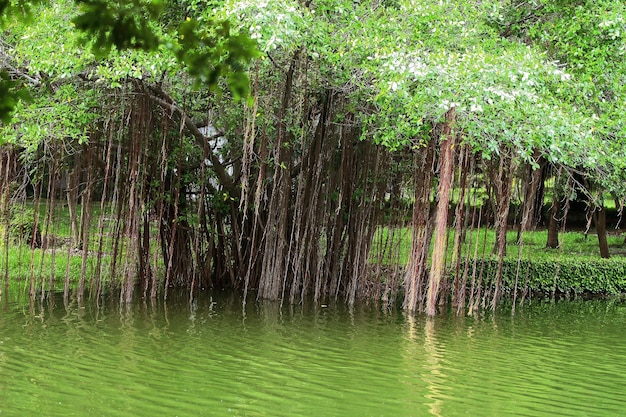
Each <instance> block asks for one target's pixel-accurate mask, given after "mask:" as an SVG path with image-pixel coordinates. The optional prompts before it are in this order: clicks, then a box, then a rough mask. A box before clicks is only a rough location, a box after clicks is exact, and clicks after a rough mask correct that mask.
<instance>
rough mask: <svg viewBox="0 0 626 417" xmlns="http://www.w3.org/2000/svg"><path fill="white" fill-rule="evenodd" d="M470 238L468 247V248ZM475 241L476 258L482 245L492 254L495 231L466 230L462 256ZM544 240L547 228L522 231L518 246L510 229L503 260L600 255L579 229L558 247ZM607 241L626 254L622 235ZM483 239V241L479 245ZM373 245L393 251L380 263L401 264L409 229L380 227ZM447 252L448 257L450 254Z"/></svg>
mask: <svg viewBox="0 0 626 417" xmlns="http://www.w3.org/2000/svg"><path fill="white" fill-rule="evenodd" d="M485 234H486V239H485ZM453 238H454V237H453V231H452V230H450V231H449V239H448V242H449V246H451V245H452V239H453ZM470 239H471V248H468V243H469V242H470ZM476 240H478V245H479V248H478V254H479V257H480V256H481V255H482V253H483V246H484V253H485V257H491V256H492V255H493V248H494V246H495V241H496V236H495V231H494V230H493V229H485V228H483V229H481V230H480V231H475V232H468V234H467V236H466V241H465V243H464V244H463V248H462V251H463V254H464V255H465V254H466V253H467V250H468V249H469V250H471V253H472V254H473V252H474V245H475V244H476ZM547 240H548V232H547V230H537V231H532V232H526V233H524V236H523V245H522V246H519V245H518V244H517V231H515V230H511V231H509V232H508V233H507V254H506V259H518V256H519V251H520V250H521V252H522V253H521V255H522V259H527V260H546V259H562V260H567V259H570V260H581V259H585V260H597V259H599V258H600V249H599V247H598V238H597V236H596V235H595V234H587V235H585V234H584V233H583V232H582V231H569V232H565V233H560V234H559V243H560V246H559V248H557V249H551V248H547V247H546V242H547ZM607 240H608V243H609V251H610V253H611V256H616V257H620V256H624V255H626V244H624V235H623V234H621V233H611V234H609V235H608V236H607ZM483 242H485V243H484V244H483ZM376 245H387V246H388V247H392V248H393V251H392V250H389V249H386V250H384V251H383V253H384V255H383V256H382V258H381V259H380V261H382V262H383V263H384V264H394V263H399V264H401V265H406V264H407V262H408V260H409V255H410V253H411V229H410V228H408V227H405V228H395V229H390V228H380V229H379V231H378V233H377V234H376V236H375V238H374V254H377V253H380V252H379V251H377V246H376ZM396 251H397V252H396ZM449 252H450V251H449ZM448 255H449V256H451V253H449V254H448ZM373 261H374V262H378V261H379V259H378V258H375V259H373ZM625 261H626V259H625Z"/></svg>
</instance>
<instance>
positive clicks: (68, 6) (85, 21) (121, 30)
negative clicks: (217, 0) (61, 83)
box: [0, 0, 256, 123]
mask: <svg viewBox="0 0 626 417" xmlns="http://www.w3.org/2000/svg"><path fill="white" fill-rule="evenodd" d="M42 3H44V5H42V6H39V8H38V9H37V11H38V12H39V13H38V18H37V21H36V22H35V24H34V25H33V27H32V28H31V27H27V26H26V25H24V24H23V23H22V22H21V20H20V19H17V20H16V21H14V22H13V24H12V25H9V26H8V28H9V29H13V30H16V31H17V32H20V31H22V32H24V31H26V32H27V33H26V34H25V35H23V36H15V34H14V37H13V40H14V42H15V43H20V44H24V45H30V48H29V49H30V50H28V47H27V49H24V48H23V46H22V51H13V52H14V53H13V54H12V55H13V56H12V57H11V59H16V61H17V62H18V64H19V65H20V66H22V67H26V68H27V69H28V70H27V71H20V73H19V74H18V76H21V77H27V78H29V79H30V80H31V81H32V80H35V81H41V80H39V79H38V78H37V77H35V78H33V77H32V76H29V75H28V74H27V73H28V72H30V73H32V74H41V73H42V72H43V73H44V74H45V75H46V76H47V77H54V76H57V77H59V76H60V77H63V78H67V77H75V76H77V75H78V74H79V73H81V72H82V71H87V74H83V76H85V75H86V76H87V78H90V79H92V80H94V81H98V80H100V81H102V78H99V77H101V76H102V75H105V74H107V73H108V74H111V75H113V76H114V77H115V78H114V79H113V80H109V81H110V82H111V85H112V86H120V84H119V82H118V80H119V79H120V78H121V77H123V76H124V75H125V74H128V73H129V72H130V70H132V71H133V73H132V76H135V77H138V78H141V77H142V76H143V73H142V71H143V70H144V69H145V68H149V69H151V70H152V75H155V72H156V71H157V70H163V69H164V67H163V65H160V64H158V63H160V62H161V61H163V57H162V55H164V58H165V59H164V61H165V62H166V63H170V64H168V65H166V66H165V69H168V70H171V69H172V65H171V62H172V59H173V58H174V59H176V60H177V61H178V62H179V64H181V65H183V66H184V67H185V68H186V69H187V70H188V73H189V74H190V75H192V76H193V77H195V79H196V81H197V82H198V83H199V84H202V85H204V86H207V87H210V88H216V87H217V86H218V83H217V82H218V79H219V78H220V77H225V78H226V84H227V86H228V88H229V89H230V90H232V91H233V93H234V95H235V97H245V96H247V94H248V79H247V72H246V69H247V65H246V64H247V62H248V61H249V60H250V59H252V58H253V57H255V56H256V48H255V42H254V41H253V40H251V39H250V38H249V37H248V36H247V35H245V34H232V33H231V31H230V23H229V22H228V21H226V20H221V21H218V20H209V19H204V20H202V21H201V22H199V21H196V20H194V19H192V18H190V17H187V18H186V19H185V20H184V21H183V22H180V26H178V27H177V29H176V30H174V31H168V29H169V26H170V25H169V22H166V20H167V19H166V16H163V19H162V12H163V10H164V3H163V2H162V1H160V0H154V1H146V0H132V1H130V2H128V1H119V0H76V4H77V5H78V9H77V8H76V7H75V6H74V4H73V3H72V2H69V1H61V2H54V3H51V4H47V3H46V2H42ZM6 11H7V12H11V11H13V9H7V10H6ZM72 16H74V17H72ZM33 29H34V30H33ZM31 30H33V31H32V32H30V31H31ZM77 30H79V31H81V32H80V33H83V34H84V36H80V33H78V32H77ZM29 40H30V42H29ZM59 40H63V42H62V43H61V44H60V45H59ZM22 41H26V42H22ZM81 45H91V51H92V52H93V55H92V54H90V53H87V52H86V51H85V50H84V48H83V47H81ZM42 46H43V48H42ZM124 51H130V52H129V54H128V55H126V59H123V60H122V62H125V63H126V70H125V71H124V70H120V69H117V70H116V69H115V68H113V69H110V70H108V71H107V70H106V67H109V66H110V64H109V63H108V62H107V61H101V60H102V59H104V58H108V57H110V56H113V57H114V61H117V62H118V65H119V63H120V61H119V59H117V60H116V59H115V58H117V57H119V56H125V54H126V53H125V52H124ZM138 51H143V52H149V53H153V55H141V54H137V53H133V52H138ZM20 52H21V53H20ZM29 52H30V53H29ZM68 52H69V55H67V53H68ZM59 54H61V59H54V58H55V57H57V58H58V56H59ZM138 57H141V59H137V58H138ZM68 58H70V59H68ZM94 58H95V59H96V60H97V61H96V63H97V65H96V67H99V66H104V67H105V69H104V70H98V69H97V68H96V70H95V71H94V69H93V67H92V68H88V67H87V65H91V64H93V63H94ZM137 61H139V62H137ZM79 62H80V64H81V65H77V64H78V63H79ZM59 63H64V64H65V65H63V66H61V67H60V68H59V65H58V64H59ZM155 63H156V65H155ZM42 70H43V71H42ZM156 75H159V73H157V74H156ZM7 78H8V73H7V72H6V71H5V72H4V73H3V74H2V80H0V81H2V83H1V84H0V92H1V93H3V95H2V96H0V97H1V100H0V102H1V105H0V119H2V120H3V121H4V122H5V123H6V122H7V121H8V120H9V119H10V114H11V112H12V111H13V109H14V108H15V106H16V103H17V101H18V100H19V99H20V98H21V97H22V95H23V94H22V93H20V92H19V91H18V90H16V89H15V86H14V84H11V83H10V80H8V79H7ZM43 81H47V82H50V81H51V80H43Z"/></svg>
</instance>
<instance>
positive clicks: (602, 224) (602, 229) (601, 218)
mask: <svg viewBox="0 0 626 417" xmlns="http://www.w3.org/2000/svg"><path fill="white" fill-rule="evenodd" d="M593 220H594V222H595V224H596V233H598V244H599V246H600V256H601V257H602V258H604V259H609V258H610V257H611V255H610V254H609V244H608V242H607V240H606V209H605V208H604V204H603V205H602V206H600V207H598V209H597V211H596V212H595V213H594V214H593Z"/></svg>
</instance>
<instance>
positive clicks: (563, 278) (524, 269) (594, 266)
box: [470, 258, 626, 295]
mask: <svg viewBox="0 0 626 417" xmlns="http://www.w3.org/2000/svg"><path fill="white" fill-rule="evenodd" d="M497 267H498V261H497V260H496V259H485V261H484V270H483V283H484V284H485V286H488V285H491V284H494V283H495V281H494V280H495V275H496V270H497ZM471 268H472V265H471V264H470V274H471ZM480 268H481V261H480V260H479V261H478V262H477V272H476V276H477V277H478V273H479V271H480ZM516 271H517V260H514V259H505V260H504V264H503V270H502V288H503V290H504V291H513V289H514V287H515V274H516ZM525 285H526V286H527V288H528V289H529V290H530V291H533V292H544V293H546V292H550V293H551V292H552V291H553V290H554V291H556V292H559V293H570V294H571V293H573V294H594V295H617V294H623V293H626V258H612V259H593V260H590V259H584V260H582V259H581V260H577V259H554V260H529V259H522V260H521V262H520V270H519V278H518V290H521V289H523V288H524V286H525Z"/></svg>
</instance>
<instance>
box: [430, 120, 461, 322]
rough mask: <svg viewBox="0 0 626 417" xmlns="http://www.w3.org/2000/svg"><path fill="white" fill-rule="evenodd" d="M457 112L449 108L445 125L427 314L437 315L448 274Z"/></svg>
mask: <svg viewBox="0 0 626 417" xmlns="http://www.w3.org/2000/svg"><path fill="white" fill-rule="evenodd" d="M455 119H456V111H455V109H454V108H452V109H450V110H448V113H447V114H446V121H445V125H444V127H443V137H444V140H443V142H442V143H441V156H440V163H439V165H440V169H439V186H438V188H437V200H438V201H437V215H436V218H435V232H434V233H435V243H434V248H433V254H432V261H431V267H430V274H429V276H428V293H427V295H426V310H425V312H426V314H428V315H429V316H434V315H435V313H436V307H437V298H438V296H439V287H440V285H441V280H442V278H443V275H444V273H445V261H446V243H447V237H448V231H447V229H448V204H449V203H450V188H451V186H452V179H453V175H452V174H453V172H454V167H453V160H452V159H453V156H454V154H453V152H452V149H453V146H454V121H455Z"/></svg>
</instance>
